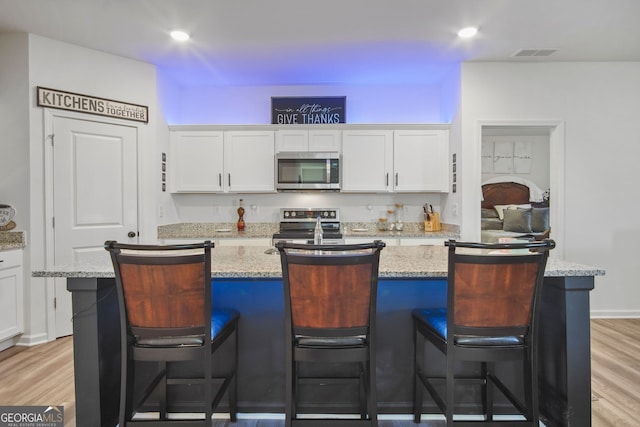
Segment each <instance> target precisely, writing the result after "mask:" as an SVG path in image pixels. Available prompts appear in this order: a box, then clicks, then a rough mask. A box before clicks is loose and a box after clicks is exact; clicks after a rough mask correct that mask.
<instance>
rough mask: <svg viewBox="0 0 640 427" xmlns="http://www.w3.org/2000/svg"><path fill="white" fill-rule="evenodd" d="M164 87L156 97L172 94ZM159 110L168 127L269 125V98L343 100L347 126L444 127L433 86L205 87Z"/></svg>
mask: <svg viewBox="0 0 640 427" xmlns="http://www.w3.org/2000/svg"><path fill="white" fill-rule="evenodd" d="M174 90H175V87H172V85H171V84H170V82H163V85H162V87H161V92H165V91H166V92H171V91H174ZM179 93H180V96H179V97H178V98H176V97H175V96H167V98H172V99H171V103H165V104H163V111H164V113H165V115H166V117H167V121H168V122H169V124H173V125H177V124H250V125H255V124H269V123H271V97H272V96H346V97H347V100H346V110H347V113H346V121H347V123H352V124H354V123H364V124H371V123H446V122H442V116H443V115H444V114H445V113H444V112H443V111H442V107H443V104H442V103H441V102H440V101H441V96H442V92H441V88H440V86H438V85H423V86H415V85H402V84H398V85H384V86H379V85H361V86H344V85H316V86H204V87H193V88H184V89H181V90H180V91H179Z"/></svg>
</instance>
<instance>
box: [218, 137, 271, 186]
mask: <svg viewBox="0 0 640 427" xmlns="http://www.w3.org/2000/svg"><path fill="white" fill-rule="evenodd" d="M274 138H275V137H274V132H273V131H254V130H249V131H227V132H224V169H225V175H224V179H225V180H226V181H225V185H226V188H227V191H229V192H232V193H271V192H275V191H276V187H275V141H274Z"/></svg>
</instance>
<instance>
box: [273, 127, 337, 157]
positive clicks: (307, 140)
mask: <svg viewBox="0 0 640 427" xmlns="http://www.w3.org/2000/svg"><path fill="white" fill-rule="evenodd" d="M341 140H342V132H341V131H339V130H333V129H326V130H322V129H312V130H306V129H280V130H278V131H276V152H283V151H332V152H340V148H341Z"/></svg>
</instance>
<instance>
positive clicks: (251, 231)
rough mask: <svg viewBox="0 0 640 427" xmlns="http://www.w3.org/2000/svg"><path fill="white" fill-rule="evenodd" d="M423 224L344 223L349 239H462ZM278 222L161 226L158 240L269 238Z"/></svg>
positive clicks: (451, 228) (451, 229)
mask: <svg viewBox="0 0 640 427" xmlns="http://www.w3.org/2000/svg"><path fill="white" fill-rule="evenodd" d="M423 227H424V225H423V223H420V222H409V223H405V224H404V227H403V230H402V231H380V230H378V229H377V224H376V223H372V222H343V223H342V228H343V236H344V237H345V238H358V237H374V238H380V239H384V238H405V237H406V238H436V239H438V238H444V239H449V238H452V239H456V238H458V237H459V227H458V226H455V225H449V224H442V230H441V231H424V228H423ZM278 228H279V225H278V224H277V223H267V222H263V223H247V224H246V228H245V230H244V231H238V229H237V227H236V224H235V223H226V222H218V223H214V222H183V223H177V224H167V225H161V226H159V227H158V239H161V240H167V239H238V238H269V239H271V237H272V236H273V234H274V233H276V232H278Z"/></svg>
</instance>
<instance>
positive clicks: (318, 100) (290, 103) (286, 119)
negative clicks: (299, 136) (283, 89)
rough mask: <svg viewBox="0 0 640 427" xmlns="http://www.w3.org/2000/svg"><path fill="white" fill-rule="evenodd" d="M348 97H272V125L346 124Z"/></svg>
mask: <svg viewBox="0 0 640 427" xmlns="http://www.w3.org/2000/svg"><path fill="white" fill-rule="evenodd" d="M346 102H347V97H346V96H319V97H318V96H316V97H301V96H296V97H277V96H272V97H271V124H274V125H319V124H334V123H346V115H347V110H346V105H345V104H346Z"/></svg>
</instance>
